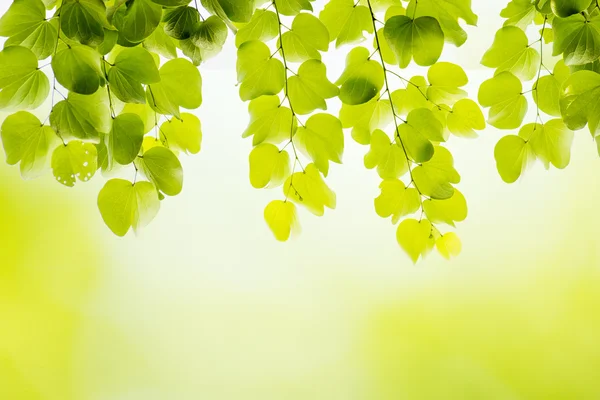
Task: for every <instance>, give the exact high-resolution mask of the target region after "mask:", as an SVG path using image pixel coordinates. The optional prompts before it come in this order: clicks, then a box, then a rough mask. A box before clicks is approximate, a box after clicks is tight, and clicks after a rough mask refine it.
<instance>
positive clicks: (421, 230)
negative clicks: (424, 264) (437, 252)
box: [396, 219, 432, 263]
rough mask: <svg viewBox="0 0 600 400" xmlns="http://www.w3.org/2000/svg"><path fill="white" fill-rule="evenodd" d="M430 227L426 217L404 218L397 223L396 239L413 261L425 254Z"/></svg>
mask: <svg viewBox="0 0 600 400" xmlns="http://www.w3.org/2000/svg"><path fill="white" fill-rule="evenodd" d="M431 229H432V227H431V222H429V221H427V220H426V219H424V220H421V221H417V220H416V219H405V220H404V221H402V222H401V223H400V225H398V230H397V231H396V240H397V241H398V244H399V245H400V247H402V249H403V250H404V251H405V252H406V253H407V254H408V255H409V257H410V258H411V260H412V261H413V262H414V263H416V262H417V261H418V260H419V257H425V255H426V254H427V252H428V248H429V242H430V237H431Z"/></svg>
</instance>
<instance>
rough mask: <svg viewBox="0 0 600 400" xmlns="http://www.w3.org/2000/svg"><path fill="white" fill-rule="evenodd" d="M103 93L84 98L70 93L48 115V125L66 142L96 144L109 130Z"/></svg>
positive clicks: (108, 116)
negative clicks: (101, 135) (81, 141)
mask: <svg viewBox="0 0 600 400" xmlns="http://www.w3.org/2000/svg"><path fill="white" fill-rule="evenodd" d="M107 102H108V101H107V97H106V95H105V93H104V92H96V93H95V94H93V95H90V96H85V95H81V94H77V93H73V92H70V93H69V95H68V97H67V99H66V100H62V101H60V102H58V103H57V104H56V105H55V106H54V108H53V109H52V112H51V113H50V125H51V126H52V128H53V129H54V130H55V131H56V132H57V133H58V134H59V135H60V136H61V137H62V138H63V139H66V140H70V139H80V140H83V141H91V142H96V143H97V142H98V141H99V138H100V133H107V132H108V131H109V130H110V124H111V122H110V111H109V108H108V105H107Z"/></svg>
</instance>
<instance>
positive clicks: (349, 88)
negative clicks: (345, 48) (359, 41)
mask: <svg viewBox="0 0 600 400" xmlns="http://www.w3.org/2000/svg"><path fill="white" fill-rule="evenodd" d="M369 55H370V53H369V50H367V49H366V48H365V47H356V48H354V49H352V50H351V51H350V53H348V56H347V57H346V68H345V69H344V72H343V73H342V75H341V76H340V78H339V79H338V80H337V81H336V82H335V84H336V85H338V86H341V88H340V100H341V101H342V103H344V104H349V105H358V104H364V103H366V102H368V101H369V100H371V99H372V98H374V97H375V96H377V94H378V93H379V92H380V91H381V88H383V82H384V72H383V68H382V66H381V64H379V63H378V62H377V61H374V60H370V59H369Z"/></svg>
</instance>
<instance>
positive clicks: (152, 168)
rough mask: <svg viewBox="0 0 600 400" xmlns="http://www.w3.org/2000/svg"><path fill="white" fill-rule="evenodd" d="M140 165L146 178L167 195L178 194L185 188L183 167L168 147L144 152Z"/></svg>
mask: <svg viewBox="0 0 600 400" xmlns="http://www.w3.org/2000/svg"><path fill="white" fill-rule="evenodd" d="M139 164H140V167H141V170H142V172H143V173H144V175H145V176H146V178H148V179H149V180H150V181H152V182H153V183H154V184H155V185H156V187H157V189H158V190H160V191H161V192H163V193H164V194H166V195H167V196H176V195H178V194H179V193H181V190H182V188H183V168H182V167H181V163H180V162H179V159H178V158H177V156H176V155H175V154H173V152H172V151H171V150H169V149H167V148H166V147H160V146H158V147H153V148H151V149H150V150H148V151H147V152H145V153H144V155H143V158H142V159H141V161H140V163H139Z"/></svg>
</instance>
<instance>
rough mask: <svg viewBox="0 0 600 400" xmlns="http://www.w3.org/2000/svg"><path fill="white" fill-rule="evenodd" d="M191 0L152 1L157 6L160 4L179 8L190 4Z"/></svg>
mask: <svg viewBox="0 0 600 400" xmlns="http://www.w3.org/2000/svg"><path fill="white" fill-rule="evenodd" d="M190 1H191V0H152V2H154V3H156V4H160V5H161V6H165V7H179V6H185V5H188V4H189V3H190Z"/></svg>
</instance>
